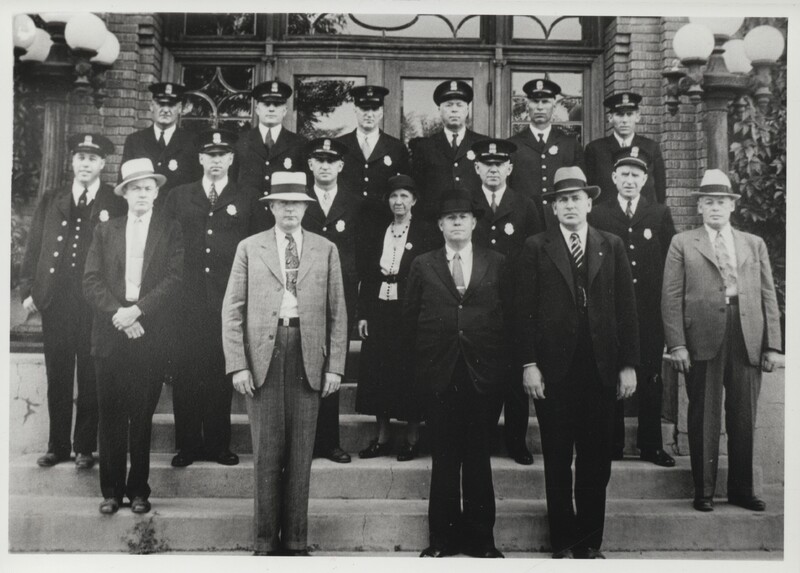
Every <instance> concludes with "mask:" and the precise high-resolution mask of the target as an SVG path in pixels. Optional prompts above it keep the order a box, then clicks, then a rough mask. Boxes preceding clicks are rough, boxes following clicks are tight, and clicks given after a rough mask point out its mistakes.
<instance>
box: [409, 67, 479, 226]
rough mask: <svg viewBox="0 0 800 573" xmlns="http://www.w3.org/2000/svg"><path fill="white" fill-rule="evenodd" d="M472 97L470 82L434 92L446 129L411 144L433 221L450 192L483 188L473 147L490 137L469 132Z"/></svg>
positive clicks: (414, 166)
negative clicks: (441, 200)
mask: <svg viewBox="0 0 800 573" xmlns="http://www.w3.org/2000/svg"><path fill="white" fill-rule="evenodd" d="M472 95H473V94H472V88H471V87H470V85H469V84H468V83H467V82H464V81H460V80H447V81H444V82H442V83H440V84H439V85H438V86H436V89H435V90H434V92H433V101H434V103H436V105H437V106H439V114H440V115H441V119H442V130H441V131H437V132H436V133H434V134H433V135H430V136H428V137H419V138H414V139H412V140H411V141H409V148H410V149H411V163H412V175H413V177H414V181H416V182H417V184H418V185H419V186H420V188H421V197H420V203H421V205H420V207H421V210H422V212H423V215H424V216H425V217H426V218H428V219H430V220H432V221H433V220H436V218H437V216H438V215H437V213H438V211H437V210H438V206H439V199H440V197H441V194H442V193H443V192H444V191H445V190H446V189H452V188H454V187H458V188H463V189H467V190H470V191H473V190H477V189H480V186H481V181H480V178H479V177H478V174H477V173H476V172H475V167H474V164H475V154H474V152H473V151H472V150H471V147H472V145H473V144H474V143H476V142H477V141H480V140H482V139H486V136H485V135H482V134H480V133H475V132H474V131H472V130H470V129H467V118H468V117H469V111H470V107H469V104H470V103H471V102H472Z"/></svg>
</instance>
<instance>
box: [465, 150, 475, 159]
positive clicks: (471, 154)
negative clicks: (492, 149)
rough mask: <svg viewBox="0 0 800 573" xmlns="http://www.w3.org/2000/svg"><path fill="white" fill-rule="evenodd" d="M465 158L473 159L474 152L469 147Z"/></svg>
mask: <svg viewBox="0 0 800 573" xmlns="http://www.w3.org/2000/svg"><path fill="white" fill-rule="evenodd" d="M467 159H469V160H470V161H475V152H474V151H472V150H471V149H470V150H469V151H467Z"/></svg>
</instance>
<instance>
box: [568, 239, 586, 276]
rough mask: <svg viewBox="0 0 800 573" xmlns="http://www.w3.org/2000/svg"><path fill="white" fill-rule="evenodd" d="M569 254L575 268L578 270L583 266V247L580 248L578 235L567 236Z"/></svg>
mask: <svg viewBox="0 0 800 573" xmlns="http://www.w3.org/2000/svg"><path fill="white" fill-rule="evenodd" d="M569 252H570V254H572V260H573V261H575V266H576V267H577V268H578V269H580V268H581V267H582V266H583V247H581V237H580V235H578V233H572V234H571V235H570V236H569Z"/></svg>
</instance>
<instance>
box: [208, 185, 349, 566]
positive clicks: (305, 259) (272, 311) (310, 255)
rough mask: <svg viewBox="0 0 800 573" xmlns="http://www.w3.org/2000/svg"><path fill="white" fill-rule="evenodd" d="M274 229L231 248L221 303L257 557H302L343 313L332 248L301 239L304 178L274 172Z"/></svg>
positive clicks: (342, 343)
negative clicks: (247, 437) (249, 479)
mask: <svg viewBox="0 0 800 573" xmlns="http://www.w3.org/2000/svg"><path fill="white" fill-rule="evenodd" d="M263 200H265V201H267V202H268V203H269V205H270V209H271V210H272V213H273V215H274V216H275V227H274V228H273V229H270V230H267V231H264V232H261V233H258V234H257V235H253V236H252V237H249V238H247V239H245V240H243V241H242V242H241V243H239V246H238V248H237V249H236V256H235V258H234V261H233V267H232V269H231V276H230V279H229V280H228V288H227V290H226V291H225V298H224V299H223V303H222V342H223V349H224V351H225V365H226V370H227V373H228V374H231V375H232V376H233V378H232V382H233V388H234V390H235V391H237V392H239V393H241V394H247V397H248V398H247V413H248V416H249V418H250V431H251V434H252V438H253V456H254V467H255V484H256V486H255V517H254V527H255V552H256V554H257V555H308V549H307V536H308V490H309V482H310V478H311V458H312V451H313V447H314V432H315V430H316V424H317V412H318V410H319V403H320V397H323V398H324V397H326V396H328V395H330V394H332V393H333V392H336V391H337V390H338V389H339V385H340V383H341V378H342V375H343V373H344V363H345V358H346V354H347V311H346V308H345V300H344V288H343V286H342V272H341V269H340V265H339V253H338V251H337V249H336V246H335V245H334V244H333V243H331V242H329V241H328V240H326V239H324V238H322V237H320V236H319V235H315V234H313V233H310V232H308V231H303V230H302V228H301V226H300V222H301V220H302V218H303V214H304V213H305V210H306V206H307V205H308V203H310V202H312V201H314V199H312V198H311V197H310V196H309V195H308V194H307V193H306V176H305V174H303V173H286V172H278V173H275V175H274V176H273V180H272V190H271V192H270V194H269V195H268V196H266V197H264V198H263Z"/></svg>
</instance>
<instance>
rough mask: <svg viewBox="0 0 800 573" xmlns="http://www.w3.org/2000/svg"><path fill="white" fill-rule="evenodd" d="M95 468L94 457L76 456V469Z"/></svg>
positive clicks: (88, 455)
mask: <svg viewBox="0 0 800 573" xmlns="http://www.w3.org/2000/svg"><path fill="white" fill-rule="evenodd" d="M92 466H94V456H92V454H76V455H75V467H76V468H78V469H79V470H88V469H91V468H92Z"/></svg>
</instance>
